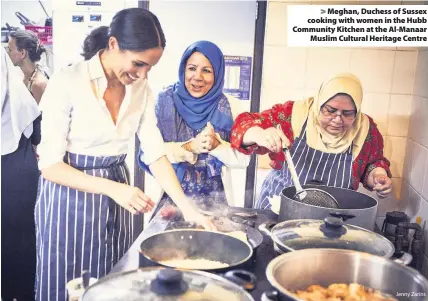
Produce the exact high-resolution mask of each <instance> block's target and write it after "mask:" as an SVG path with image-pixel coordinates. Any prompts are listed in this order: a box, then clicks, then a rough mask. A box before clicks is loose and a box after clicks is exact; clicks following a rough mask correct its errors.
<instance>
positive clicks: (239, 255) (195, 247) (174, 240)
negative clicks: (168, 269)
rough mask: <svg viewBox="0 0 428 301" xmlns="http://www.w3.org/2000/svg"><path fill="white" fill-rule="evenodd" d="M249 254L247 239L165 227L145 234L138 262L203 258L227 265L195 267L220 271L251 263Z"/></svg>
mask: <svg viewBox="0 0 428 301" xmlns="http://www.w3.org/2000/svg"><path fill="white" fill-rule="evenodd" d="M220 250H221V251H220ZM252 255H253V248H252V246H251V245H250V244H249V243H248V242H244V241H242V240H240V239H238V238H235V237H232V236H229V235H227V234H225V233H220V232H212V231H207V230H200V229H179V230H168V231H164V232H161V233H156V234H154V235H152V236H150V237H147V238H146V239H145V240H144V241H143V242H142V243H141V247H140V266H143V267H144V266H156V265H162V263H161V262H162V261H165V260H185V259H205V260H210V261H216V262H221V263H224V264H226V265H227V266H225V267H221V268H218V267H211V266H205V267H204V266H199V267H198V268H195V269H197V270H205V271H211V272H220V271H227V270H230V269H231V268H234V269H237V268H243V269H245V268H247V267H251V264H252V261H251V260H250V259H251V257H252ZM177 268H180V267H177Z"/></svg>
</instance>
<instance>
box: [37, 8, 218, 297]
mask: <svg viewBox="0 0 428 301" xmlns="http://www.w3.org/2000/svg"><path fill="white" fill-rule="evenodd" d="M165 43H166V42H165V36H164V33H163V31H162V28H161V25H160V23H159V21H158V19H157V17H156V16H155V15H153V14H152V13H151V12H149V11H148V10H145V9H141V8H129V9H124V10H121V11H119V12H118V13H117V14H116V15H115V16H114V17H113V19H112V22H111V24H110V26H109V27H107V26H103V27H100V28H98V29H95V30H94V31H92V32H91V33H90V34H89V35H88V37H87V38H86V39H85V41H84V47H83V56H84V58H85V60H84V61H82V62H79V63H77V64H75V65H72V66H69V67H66V68H64V69H62V70H61V71H59V72H56V73H55V74H54V75H53V76H52V78H51V80H50V82H49V85H48V86H47V88H46V91H45V93H44V94H43V97H42V100H41V102H40V108H41V110H42V114H43V120H42V124H41V126H42V141H41V143H40V145H39V149H38V151H39V155H40V159H39V168H40V169H41V171H42V176H41V177H40V180H39V186H38V187H39V190H38V198H37V203H36V209H35V219H36V225H37V251H38V266H37V280H36V300H37V301H46V300H57V301H65V300H67V292H66V283H67V282H69V281H70V280H72V279H75V278H78V277H80V276H81V273H82V271H83V270H89V271H90V274H91V277H94V278H101V277H104V276H105V275H107V274H108V273H109V272H110V270H111V269H112V267H113V266H114V265H115V264H116V263H117V262H118V260H119V259H120V258H121V257H122V256H123V255H124V253H125V252H126V251H127V250H128V249H129V247H130V246H131V245H132V243H133V242H134V240H135V239H136V238H137V237H138V235H139V234H140V233H141V231H142V229H143V214H142V213H145V212H149V211H151V210H152V208H153V205H154V203H153V201H152V200H151V199H150V198H149V197H148V196H147V195H146V194H145V193H144V192H143V191H141V190H140V189H139V188H137V187H133V186H130V185H129V183H130V182H129V181H130V179H129V175H128V174H129V171H128V169H127V167H126V164H125V157H126V153H127V151H128V144H129V142H130V140H131V139H132V138H133V137H134V135H135V134H137V135H138V137H139V139H140V142H141V148H142V149H144V151H145V153H144V157H143V158H141V160H142V161H144V162H145V163H146V164H147V165H148V166H150V169H151V171H152V173H153V175H154V177H155V178H156V180H157V181H158V182H159V183H160V185H161V186H162V188H163V189H164V190H165V191H166V192H167V193H168V194H169V195H170V196H171V198H172V199H173V200H174V201H175V202H176V203H177V204H178V206H179V207H180V209H181V211H182V212H183V215H184V217H185V219H186V220H192V221H195V222H197V223H200V224H202V225H204V226H205V227H207V228H211V227H212V224H211V223H210V221H209V220H208V219H206V218H205V217H204V216H203V215H201V214H199V213H198V212H197V211H196V209H195V208H194V206H193V205H192V204H191V202H189V200H188V199H187V197H186V196H185V194H184V193H183V190H182V189H181V186H180V183H179V181H178V180H177V177H176V175H175V173H174V169H173V167H172V165H171V163H170V162H169V161H168V159H167V158H166V156H165V152H164V146H163V140H162V136H161V134H160V132H159V129H158V128H157V126H156V117H155V114H154V98H153V95H152V92H151V90H150V87H149V86H148V82H147V74H148V72H149V71H150V69H151V68H152V67H153V66H154V65H156V64H157V63H158V61H159V60H160V58H161V56H162V54H163V51H164V48H165Z"/></svg>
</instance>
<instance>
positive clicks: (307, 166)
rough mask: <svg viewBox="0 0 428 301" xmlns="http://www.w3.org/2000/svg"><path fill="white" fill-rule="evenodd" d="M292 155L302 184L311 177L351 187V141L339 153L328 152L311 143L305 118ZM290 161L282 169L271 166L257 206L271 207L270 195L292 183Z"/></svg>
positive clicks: (276, 193)
mask: <svg viewBox="0 0 428 301" xmlns="http://www.w3.org/2000/svg"><path fill="white" fill-rule="evenodd" d="M290 153H291V157H292V158H293V163H294V165H295V167H296V172H297V175H298V176H299V181H300V184H302V185H304V184H306V183H308V182H311V181H316V182H318V183H322V185H326V186H333V187H339V188H347V189H351V187H352V144H351V146H349V148H348V150H347V151H346V152H343V153H340V154H330V153H325V152H322V151H319V150H316V149H313V148H311V147H309V145H308V144H307V143H306V122H305V124H304V126H303V129H302V133H301V134H300V136H299V137H296V139H295V140H294V143H293V145H292V146H291V150H290ZM293 185H294V183H293V179H292V178H291V174H290V171H289V169H288V166H287V163H286V162H284V164H283V166H282V168H281V169H272V170H271V171H270V172H269V174H268V176H267V177H266V179H265V180H264V182H263V184H262V188H261V192H260V197H259V198H258V200H257V203H256V206H255V207H256V208H258V209H270V208H271V204H270V201H269V199H270V198H271V197H273V196H274V195H276V196H278V195H280V194H281V192H282V190H283V189H285V188H287V187H290V186H293Z"/></svg>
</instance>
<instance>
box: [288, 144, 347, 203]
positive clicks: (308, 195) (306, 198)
mask: <svg viewBox="0 0 428 301" xmlns="http://www.w3.org/2000/svg"><path fill="white" fill-rule="evenodd" d="M283 151H284V154H285V159H286V161H287V165H288V169H289V170H290V174H291V178H292V179H293V183H294V186H295V187H296V194H295V195H294V199H295V200H296V201H299V202H302V203H306V204H309V205H313V206H317V207H324V208H339V203H338V202H337V200H336V199H335V198H334V197H333V196H332V195H331V194H329V193H328V192H326V191H324V190H321V189H318V188H306V189H303V187H302V186H301V185H300V181H299V176H298V175H297V172H296V167H295V166H294V163H293V159H292V158H291V154H290V151H289V150H288V148H287V147H284V148H283Z"/></svg>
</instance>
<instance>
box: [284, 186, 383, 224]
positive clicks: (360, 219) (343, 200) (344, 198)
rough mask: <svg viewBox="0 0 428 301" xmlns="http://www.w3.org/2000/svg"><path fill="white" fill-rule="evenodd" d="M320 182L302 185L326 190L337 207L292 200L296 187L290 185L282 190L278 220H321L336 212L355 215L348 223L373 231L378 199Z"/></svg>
mask: <svg viewBox="0 0 428 301" xmlns="http://www.w3.org/2000/svg"><path fill="white" fill-rule="evenodd" d="M321 184H322V183H321ZM321 184H320V183H318V182H310V184H306V185H303V188H304V189H306V188H317V189H321V190H324V191H326V192H328V193H329V194H331V195H332V196H333V197H334V198H335V199H336V200H337V201H338V203H339V208H338V209H337V208H335V209H333V208H324V207H318V206H313V205H309V204H306V203H302V202H299V201H296V200H294V195H295V194H296V188H295V187H294V186H291V187H287V188H285V189H284V190H282V193H281V206H280V211H279V216H278V221H279V222H282V221H287V220H296V219H318V220H323V219H324V218H326V217H328V216H330V214H331V213H336V214H338V215H340V214H341V215H352V216H355V217H354V218H352V220H349V224H352V225H355V226H358V227H362V228H364V229H367V230H370V231H374V228H375V222H376V214H377V208H378V201H377V200H376V199H375V198H373V197H371V196H369V195H366V194H364V193H360V192H357V191H354V190H350V189H344V188H337V187H329V186H324V185H321Z"/></svg>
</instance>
